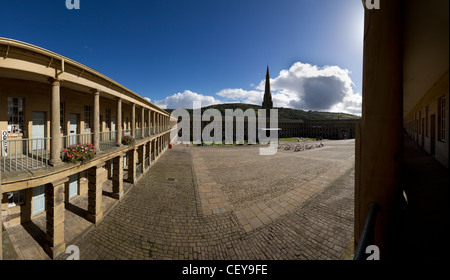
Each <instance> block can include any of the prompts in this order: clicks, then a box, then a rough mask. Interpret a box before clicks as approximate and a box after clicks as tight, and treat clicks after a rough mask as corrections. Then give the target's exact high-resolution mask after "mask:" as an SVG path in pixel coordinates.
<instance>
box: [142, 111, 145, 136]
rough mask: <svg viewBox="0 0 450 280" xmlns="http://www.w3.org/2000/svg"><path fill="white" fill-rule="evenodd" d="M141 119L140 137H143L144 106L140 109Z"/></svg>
mask: <svg viewBox="0 0 450 280" xmlns="http://www.w3.org/2000/svg"><path fill="white" fill-rule="evenodd" d="M141 121H142V124H141V137H142V138H145V135H144V128H145V108H144V107H142V109H141Z"/></svg>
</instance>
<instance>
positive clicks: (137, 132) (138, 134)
mask: <svg viewBox="0 0 450 280" xmlns="http://www.w3.org/2000/svg"><path fill="white" fill-rule="evenodd" d="M134 138H135V139H141V138H142V128H136V129H135V131H134Z"/></svg>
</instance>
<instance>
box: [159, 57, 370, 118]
mask: <svg viewBox="0 0 450 280" xmlns="http://www.w3.org/2000/svg"><path fill="white" fill-rule="evenodd" d="M349 74H350V71H349V70H347V69H342V68H340V67H338V66H324V67H319V66H316V65H311V64H308V63H301V62H296V63H294V64H293V65H292V66H291V68H289V69H288V70H282V71H280V73H279V74H278V76H276V77H275V78H273V79H270V84H271V85H270V86H271V91H272V101H273V105H274V107H285V108H294V109H303V110H317V111H330V112H343V113H350V114H355V115H361V110H362V97H361V95H360V94H359V93H355V92H353V88H352V86H353V82H352V80H351V78H350V76H349ZM252 87H253V86H252ZM254 88H255V89H251V90H246V89H242V88H237V89H233V88H226V89H223V90H221V91H219V92H217V93H216V95H217V96H219V97H220V98H218V99H217V98H215V97H213V96H205V95H202V94H198V93H195V92H192V91H189V90H186V91H184V92H183V93H176V94H174V95H171V96H169V97H167V98H166V99H164V100H160V101H155V104H156V105H158V106H160V107H161V108H169V109H177V108H192V106H193V102H194V101H201V103H202V106H203V107H204V106H209V105H212V104H220V103H227V102H242V103H248V104H256V105H261V104H262V100H263V96H264V88H265V80H262V81H261V82H260V83H259V84H258V85H257V86H256V87H254Z"/></svg>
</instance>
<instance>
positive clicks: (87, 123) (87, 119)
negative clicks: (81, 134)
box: [84, 105, 92, 132]
mask: <svg viewBox="0 0 450 280" xmlns="http://www.w3.org/2000/svg"><path fill="white" fill-rule="evenodd" d="M91 113H92V106H89V105H85V106H84V131H85V132H91V115H92V114H91Z"/></svg>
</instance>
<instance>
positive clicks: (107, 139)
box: [99, 131, 117, 151]
mask: <svg viewBox="0 0 450 280" xmlns="http://www.w3.org/2000/svg"><path fill="white" fill-rule="evenodd" d="M116 137H117V131H104V132H100V133H99V138H100V150H101V151H105V150H109V149H112V148H114V147H117V141H116Z"/></svg>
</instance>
